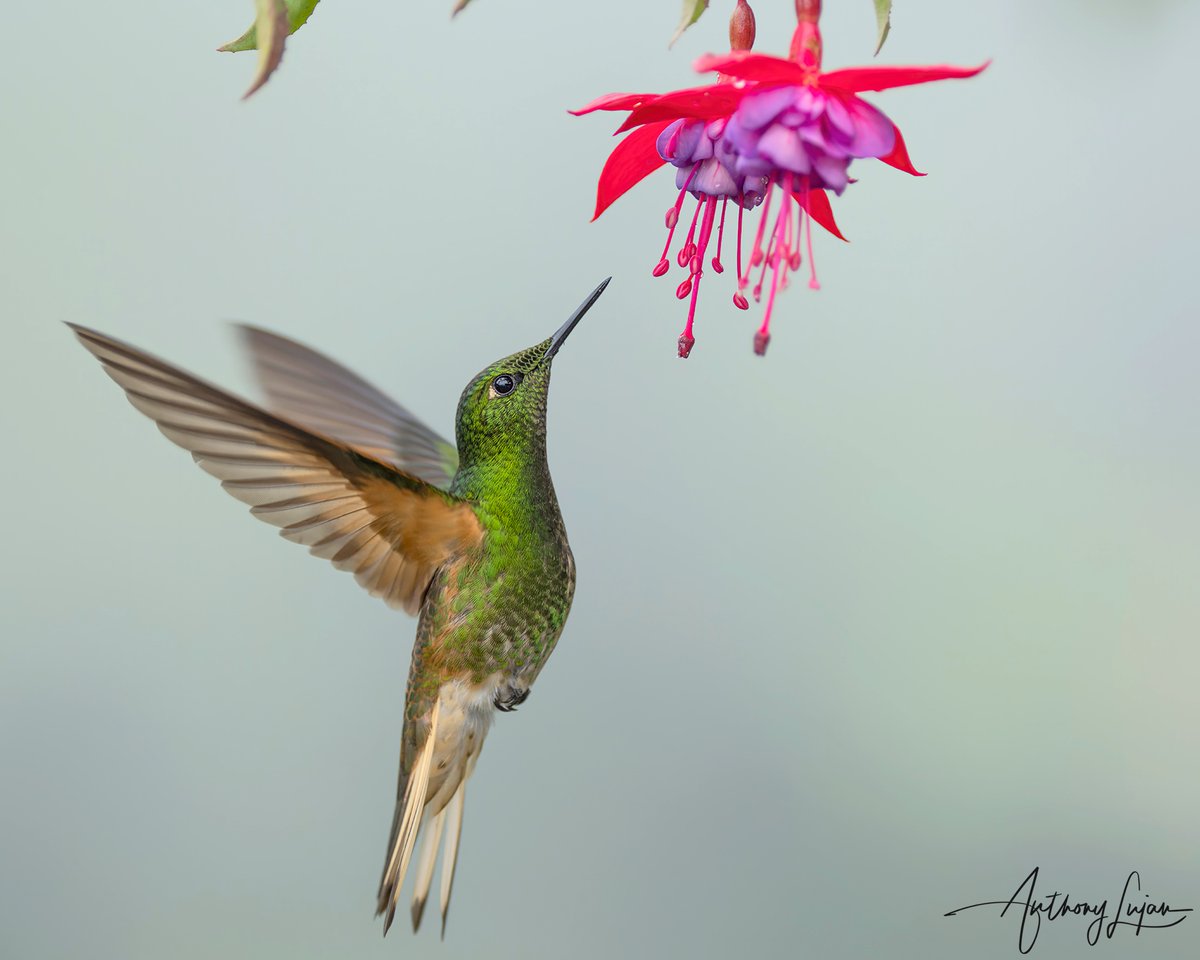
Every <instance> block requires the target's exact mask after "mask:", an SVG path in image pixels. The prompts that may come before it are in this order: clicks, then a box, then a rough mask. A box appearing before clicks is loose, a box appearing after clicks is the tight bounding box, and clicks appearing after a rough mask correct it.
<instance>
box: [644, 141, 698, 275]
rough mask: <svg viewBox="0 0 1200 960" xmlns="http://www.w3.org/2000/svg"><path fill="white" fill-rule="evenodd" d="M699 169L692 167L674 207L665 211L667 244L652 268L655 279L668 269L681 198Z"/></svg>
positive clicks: (681, 205)
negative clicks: (668, 255) (668, 258)
mask: <svg viewBox="0 0 1200 960" xmlns="http://www.w3.org/2000/svg"><path fill="white" fill-rule="evenodd" d="M699 169H700V164H696V165H695V166H694V167H692V172H691V173H689V174H688V178H687V180H685V181H684V184H683V187H682V188H681V189H680V191H679V196H678V197H676V198H675V206H673V207H671V208H670V209H669V210H667V242H666V243H664V244H663V252H662V256H661V257H659V258H658V263H657V264H655V266H654V270H653V273H654V276H656V277H661V276H662V275H663V274H664V273H666V272H667V271H668V270H669V269H670V262H669V261H668V260H667V253H668V252H669V251H670V249H671V238H672V237H674V236H675V227H677V226H678V225H679V211H680V210H681V209H682V208H683V198H684V197H685V196H686V195H687V190H688V186H689V185H690V184H691V182H692V178H693V177H695V176H696V172H697V171H698V170H699Z"/></svg>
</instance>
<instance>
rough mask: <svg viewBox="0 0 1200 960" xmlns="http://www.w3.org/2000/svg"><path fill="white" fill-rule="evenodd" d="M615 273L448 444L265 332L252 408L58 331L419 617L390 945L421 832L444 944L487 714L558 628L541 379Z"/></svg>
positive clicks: (233, 479)
mask: <svg viewBox="0 0 1200 960" xmlns="http://www.w3.org/2000/svg"><path fill="white" fill-rule="evenodd" d="M611 279H612V278H611V277H610V278H609V280H611ZM609 280H605V281H604V282H603V283H601V284H600V285H599V286H598V287H597V288H596V289H595V290H593V291H592V293H591V294H589V296H588V297H587V299H586V300H584V302H583V303H582V304H581V305H580V306H579V308H578V309H577V310H575V312H574V313H573V314H572V315H571V316H570V318H569V319H568V320H567V322H566V323H564V324H563V325H562V326H561V327H560V328H559V329H558V331H557V332H556V333H554V334H553V335H552V336H551V337H549V338H548V339H546V340H543V341H542V342H541V343H538V344H535V345H534V346H532V347H530V348H529V349H527V350H521V351H519V352H518V353H514V354H512V355H511V356H507V357H505V358H503V359H502V360H497V361H496V362H495V363H493V364H491V365H489V366H488V367H485V368H484V369H483V370H482V371H480V372H479V373H478V374H477V375H476V376H475V377H474V378H473V379H472V380H471V382H470V383H468V384H467V386H466V389H464V390H463V392H462V396H461V398H460V399H459V402H458V412H457V417H456V423H455V437H456V441H457V442H456V444H450V443H448V442H447V441H445V440H443V439H442V438H441V437H440V436H438V434H437V433H435V432H434V431H433V430H431V429H430V428H429V427H427V426H426V425H425V424H424V423H422V422H421V421H420V420H418V419H417V418H416V417H414V416H413V415H412V414H411V413H409V412H408V411H407V410H406V409H405V408H404V407H402V406H400V405H399V404H398V403H396V402H395V401H393V400H391V399H390V398H389V397H387V396H386V395H385V394H384V393H382V392H381V391H380V390H378V389H376V388H375V387H374V386H372V385H371V384H369V383H367V381H365V380H364V379H362V378H361V377H359V376H357V375H356V374H354V373H352V372H350V371H349V370H347V369H346V368H345V367H343V366H341V365H340V364H338V363H337V362H335V361H333V360H331V359H329V358H328V357H326V356H324V355H322V354H320V353H318V352H316V351H315V350H312V349H310V348H308V347H305V346H303V345H301V344H299V343H296V342H295V341H292V340H290V339H287V338H285V337H282V336H279V335H277V334H274V333H270V332H267V331H265V330H261V329H258V328H255V327H249V326H240V327H239V332H240V335H241V340H242V344H243V346H244V348H245V349H246V350H247V352H248V354H249V356H250V359H251V361H252V365H253V367H254V370H255V373H256V375H257V378H258V380H259V383H260V386H261V387H262V389H263V392H264V393H265V395H266V406H265V407H260V406H256V405H255V404H252V403H249V402H247V401H245V400H242V399H239V398H238V397H235V396H233V395H232V394H230V393H227V392H225V391H224V390H221V389H220V388H218V387H215V386H213V385H211V384H209V383H207V382H205V381H203V380H201V379H199V378H197V377H194V376H192V375H191V374H189V373H187V372H185V371H184V370H181V369H179V368H178V367H175V366H172V365H171V364H169V363H166V362H164V361H162V360H159V359H158V358H157V357H153V356H151V355H150V354H148V353H144V352H143V351H141V350H139V349H137V348H136V347H133V346H130V345H129V344H126V343H123V342H121V341H120V340H116V339H114V338H112V337H109V336H106V335H105V334H102V333H99V332H97V331H95V330H89V329H87V328H85V327H80V326H77V325H75V324H69V326H70V327H71V328H72V330H73V331H74V332H75V335H76V336H77V337H78V338H79V340H80V341H81V342H82V343H83V345H84V346H85V347H86V348H87V349H88V350H89V351H90V352H91V353H92V354H93V356H95V357H96V358H97V359H98V360H99V361H100V362H101V364H103V366H104V369H105V371H106V372H107V373H108V375H109V376H110V377H112V379H113V380H115V381H116V382H117V384H118V385H119V386H120V387H121V388H122V389H123V390H124V391H125V394H126V396H127V397H128V399H129V401H130V402H131V403H132V404H133V406H135V407H136V408H137V409H138V410H140V411H141V412H142V413H144V414H146V415H147V416H148V417H150V419H152V420H154V421H155V423H156V424H157V425H158V428H159V430H161V431H162V432H163V433H164V434H165V435H166V436H167V438H168V439H170V440H172V441H173V442H175V443H176V444H178V445H179V446H181V447H183V448H184V449H185V450H188V451H189V452H190V453H191V454H192V458H193V459H194V460H195V461H196V463H197V464H199V465H200V467H201V468H202V469H204V470H205V471H207V472H208V473H210V474H212V475H213V476H215V477H217V478H218V479H219V480H220V481H221V486H222V487H224V488H225V490H227V491H228V492H229V493H231V494H232V495H233V496H234V497H236V498H237V499H239V500H241V501H242V502H243V503H246V504H249V506H250V512H251V513H252V514H254V516H256V517H258V518H259V519H262V520H265V521H267V522H268V523H271V524H274V525H275V526H277V527H279V528H280V531H279V532H280V534H281V535H282V536H283V537H285V538H286V539H288V540H291V541H293V542H295V543H300V544H303V545H305V546H307V547H308V548H309V551H310V552H311V553H313V554H315V555H316V556H318V557H324V558H325V559H327V560H330V561H332V563H333V565H334V566H335V567H337V568H338V569H341V570H349V571H352V572H353V573H354V576H355V579H357V580H358V582H359V583H360V584H362V586H364V587H365V588H366V589H367V591H368V592H369V593H371V595H372V596H376V597H380V598H382V599H383V600H385V601H386V602H387V603H388V604H389V605H391V606H393V607H398V608H400V609H403V610H405V611H407V612H408V613H410V614H417V615H418V617H419V619H418V622H417V633H416V639H415V641H414V643H413V652H412V664H411V667H410V669H409V673H408V684H407V688H406V692H405V699H404V725H403V729H402V731H401V736H400V776H399V785H398V787H397V792H396V807H395V814H394V816H393V818H392V827H391V833H390V835H389V837H388V843H387V851H386V858H385V861H384V867H383V875H382V877H381V879H380V883H379V892H378V897H377V902H376V908H377V909H376V916H378V915H380V914H384V915H385V917H384V927H383V932H384V934H385V935H386V934H387V931H388V928H389V927H390V926H391V924H392V920H393V919H394V917H395V913H396V906H397V903H398V901H399V898H400V891H401V887H402V886H403V884H404V878H405V875H406V873H407V872H408V870H409V867H410V866H411V865H412V864H413V863H414V860H413V854H414V850H415V849H416V844H417V841H418V838H420V840H421V846H420V852H419V853H418V854H417V857H416V860H415V874H414V879H413V890H412V901H411V915H412V924H413V931H414V932H416V931H417V929H419V927H420V924H421V917H422V915H423V913H424V910H425V903H426V900H427V899H428V897H429V893H430V889H431V886H432V883H433V874H434V869H435V863H436V859H437V854H438V850H439V848H440V849H441V852H442V873H441V885H440V891H439V899H440V906H441V915H442V936H443V937H444V936H445V932H446V916H447V912H448V911H449V908H450V896H451V891H452V888H453V884H454V870H455V864H456V863H457V860H458V846H459V837H460V835H461V831H462V818H463V803H464V799H465V791H466V784H467V780H468V779H469V778H470V776H471V773H472V771H473V770H474V769H475V763H476V761H477V760H478V759H479V752H480V750H481V749H482V747H483V741H484V738H485V737H486V736H487V733H488V729H489V728H490V726H491V723H492V720H493V718H494V716H495V714H496V712H497V711H500V712H508V711H511V710H513V709H515V708H516V707H517V706H518V705H520V704H521V703H523V702H524V701H525V698H526V697H528V696H529V690H530V687H531V686H532V685H533V682H534V680H535V679H537V676H538V674H539V673H540V672H541V669H542V667H543V666H545V664H546V660H547V658H548V657H549V656H550V654H551V652H553V650H554V646H555V644H556V643H557V641H558V638H559V635H560V634H561V633H562V630H563V625H564V624H565V623H566V619H567V613H568V612H569V610H570V608H571V600H572V597H573V596H574V593H575V561H574V558H573V557H572V555H571V548H570V546H569V544H568V543H567V533H566V528H565V527H564V525H563V520H562V515H561V513H560V512H559V508H558V500H557V498H556V497H555V494H554V484H553V482H552V481H551V479H550V469H549V466H548V465H547V462H546V403H547V394H548V390H549V387H550V369H551V365H552V361H553V360H554V357H555V356H556V355H557V353H558V351H559V348H560V347H561V346H562V345H563V343H564V341H566V339H567V337H568V336H569V335H570V333H571V331H572V330H574V329H575V325H576V324H577V323H578V322H579V321H580V320H581V319H582V317H583V315H584V314H585V313H587V311H588V310H589V309H590V308H591V307H592V305H593V304H594V303H595V302H596V300H597V299H598V298H599V297H600V294H601V293H603V292H604V288H605V287H606V286H608V282H609Z"/></svg>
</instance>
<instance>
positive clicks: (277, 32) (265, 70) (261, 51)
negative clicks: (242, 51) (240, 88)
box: [242, 0, 288, 100]
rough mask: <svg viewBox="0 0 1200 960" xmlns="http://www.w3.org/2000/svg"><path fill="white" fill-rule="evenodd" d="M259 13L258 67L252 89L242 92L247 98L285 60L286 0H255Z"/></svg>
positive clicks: (256, 21) (257, 23) (257, 21)
mask: <svg viewBox="0 0 1200 960" xmlns="http://www.w3.org/2000/svg"><path fill="white" fill-rule="evenodd" d="M254 5H255V6H256V7H257V8H258V15H257V17H256V18H255V20H254V29H255V31H256V32H257V35H258V69H257V70H256V71H255V72H254V80H253V81H252V82H251V84H250V89H249V90H247V91H246V92H245V93H244V94H242V99H243V100H245V99H246V98H247V97H249V96H250V95H251V94H252V93H254V91H255V90H257V89H258V88H259V87H261V86H262V85H263V84H264V83H266V82H267V80H268V79H270V76H271V74H273V73H274V72H275V68H276V67H278V66H279V64H280V63H281V62H282V60H283V47H284V44H286V43H287V36H288V12H287V4H286V3H284V0H254Z"/></svg>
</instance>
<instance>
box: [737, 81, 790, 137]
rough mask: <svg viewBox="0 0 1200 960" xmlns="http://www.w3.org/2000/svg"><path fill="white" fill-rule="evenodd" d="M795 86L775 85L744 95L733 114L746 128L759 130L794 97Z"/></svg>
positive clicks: (788, 104) (785, 107)
mask: <svg viewBox="0 0 1200 960" xmlns="http://www.w3.org/2000/svg"><path fill="white" fill-rule="evenodd" d="M795 91H796V88H795V87H775V88H773V89H771V90H764V91H762V93H752V94H750V95H749V96H747V97H745V98H744V99H743V100H742V102H741V103H740V104H738V108H737V111H736V113H735V114H734V116H735V117H736V118H737V120H738V123H740V124H741V125H742V126H743V127H744V128H745V129H747V130H761V129H762V128H763V127H765V126H766V125H767V124H768V123H770V122H771V121H772V120H774V119H775V117H777V116H778V115H779V114H780V113H782V112H783V111H784V110H786V109H787V108H788V107H790V106H791V105H792V104H793V102H794V101H795V99H796V92H795Z"/></svg>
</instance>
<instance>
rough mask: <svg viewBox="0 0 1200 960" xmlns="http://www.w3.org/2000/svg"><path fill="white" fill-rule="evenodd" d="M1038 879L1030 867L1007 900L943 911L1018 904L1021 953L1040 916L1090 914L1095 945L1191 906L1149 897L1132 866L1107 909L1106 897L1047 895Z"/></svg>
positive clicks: (1175, 919) (1175, 917)
mask: <svg viewBox="0 0 1200 960" xmlns="http://www.w3.org/2000/svg"><path fill="white" fill-rule="evenodd" d="M1037 881H1038V868H1037V867H1034V868H1033V870H1032V871H1031V872H1030V874H1029V876H1027V877H1026V878H1025V879H1024V880H1022V881H1021V885H1020V886H1019V887H1017V889H1016V892H1014V893H1013V895H1012V896H1011V897H1009V898H1008V899H1007V900H985V901H983V902H982V903H972V904H970V905H969V906H965V907H959V908H958V909H957V910H951V911H950V912H949V913H947V914H946V916H947V917H953V916H955V915H957V914H960V913H962V912H963V911H964V910H974V909H975V908H976V907H1003V908H1004V909H1003V910H1001V911H1000V916H1002V917H1003V916H1005V915H1006V914H1007V913H1008V911H1009V910H1010V909H1014V910H1015V909H1016V908H1020V911H1021V926H1020V929H1019V930H1018V931H1017V948H1018V949H1019V950H1020V951H1021V953H1029V951H1030V950H1032V949H1033V945H1034V944H1035V943H1037V938H1038V933H1040V932H1041V929H1042V920H1043V919H1044V920H1046V921H1048V922H1049V921H1054V920H1060V919H1062V918H1063V917H1065V916H1068V915H1069V916H1074V917H1092V918H1093V919H1092V921H1091V922H1090V923H1089V924H1088V926H1087V933H1086V936H1087V942H1088V943H1089V944H1091V945H1092V946H1095V945H1096V944H1097V943H1099V942H1100V936H1101V934H1103V935H1104V936H1105V937H1106V938H1107V939H1109V940H1111V939H1112V938H1113V935H1114V934H1115V933H1116V932H1117V930H1118V928H1120V927H1132V928H1133V932H1134V935H1135V936H1138V935H1140V934H1141V932H1142V931H1143V930H1160V929H1162V928H1164V927H1173V926H1176V925H1177V924H1180V923H1183V921H1184V920H1186V919H1187V916H1186V914H1189V913H1191V912H1192V908H1191V907H1172V906H1171V905H1170V904H1168V903H1167V902H1166V901H1165V900H1159V901H1151V900H1150V894H1148V893H1143V892H1142V877H1141V874H1139V873H1138V872H1137V871H1136V870H1131V871H1130V872H1129V876H1127V877H1126V878H1125V886H1124V888H1123V889H1122V890H1121V898H1120V899H1119V900H1118V901H1117V904H1116V907H1115V909H1113V910H1112V911H1111V912H1110V911H1109V903H1108V900H1101V901H1099V902H1098V903H1091V902H1089V901H1087V900H1078V899H1076V898H1075V897H1072V896H1071V895H1070V894H1067V893H1060V892H1058V891H1057V890H1056V891H1055V892H1054V893H1052V894H1050V896H1049V897H1042V896H1040V895H1038V894H1037V892H1036V890H1035V887H1036V886H1037Z"/></svg>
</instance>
